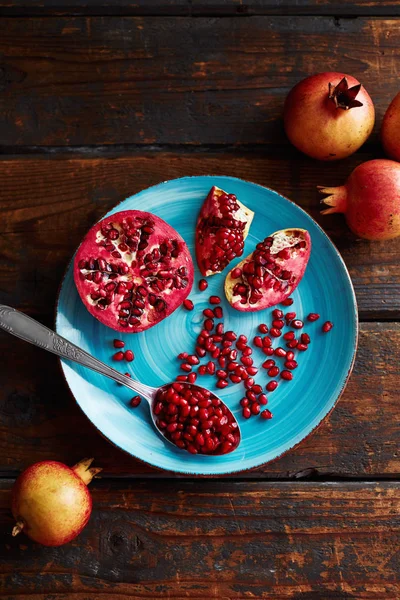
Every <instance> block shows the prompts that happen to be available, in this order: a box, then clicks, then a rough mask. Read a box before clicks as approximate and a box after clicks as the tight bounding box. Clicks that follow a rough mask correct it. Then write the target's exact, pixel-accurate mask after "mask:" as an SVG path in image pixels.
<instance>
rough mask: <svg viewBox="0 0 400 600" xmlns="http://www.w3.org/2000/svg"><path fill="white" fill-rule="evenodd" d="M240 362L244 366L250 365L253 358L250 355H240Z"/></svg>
mask: <svg viewBox="0 0 400 600" xmlns="http://www.w3.org/2000/svg"><path fill="white" fill-rule="evenodd" d="M240 362H241V363H242V365H244V366H245V367H251V366H252V364H253V359H252V358H251V357H250V356H242V357H241V359H240Z"/></svg>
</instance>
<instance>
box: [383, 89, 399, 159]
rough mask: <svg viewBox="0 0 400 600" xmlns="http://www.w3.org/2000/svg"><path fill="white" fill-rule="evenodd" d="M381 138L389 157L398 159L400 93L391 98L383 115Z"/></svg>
mask: <svg viewBox="0 0 400 600" xmlns="http://www.w3.org/2000/svg"><path fill="white" fill-rule="evenodd" d="M381 139H382V144H383V149H384V150H385V153H386V154H387V155H388V156H389V158H393V159H394V160H398V161H400V93H398V94H397V96H395V97H394V98H393V100H392V102H391V103H390V105H389V107H388V109H387V111H386V113H385V116H384V117H383V121H382V128H381Z"/></svg>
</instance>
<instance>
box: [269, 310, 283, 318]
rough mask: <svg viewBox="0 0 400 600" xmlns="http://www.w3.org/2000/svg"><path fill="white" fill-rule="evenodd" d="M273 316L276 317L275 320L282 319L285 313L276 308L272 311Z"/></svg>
mask: <svg viewBox="0 0 400 600" xmlns="http://www.w3.org/2000/svg"><path fill="white" fill-rule="evenodd" d="M272 316H273V317H274V319H282V317H283V311H282V310H279V308H275V309H274V310H273V311H272Z"/></svg>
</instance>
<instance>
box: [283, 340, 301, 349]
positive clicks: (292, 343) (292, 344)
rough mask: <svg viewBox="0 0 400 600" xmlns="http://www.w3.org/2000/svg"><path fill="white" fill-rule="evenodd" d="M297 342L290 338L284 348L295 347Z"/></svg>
mask: <svg viewBox="0 0 400 600" xmlns="http://www.w3.org/2000/svg"><path fill="white" fill-rule="evenodd" d="M298 343H299V342H298V341H297V340H290V342H287V344H286V348H296V347H297V344H298Z"/></svg>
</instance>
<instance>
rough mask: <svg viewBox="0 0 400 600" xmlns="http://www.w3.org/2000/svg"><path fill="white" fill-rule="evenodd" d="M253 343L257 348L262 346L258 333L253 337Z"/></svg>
mask: <svg viewBox="0 0 400 600" xmlns="http://www.w3.org/2000/svg"><path fill="white" fill-rule="evenodd" d="M253 344H254V345H255V346H257V348H262V346H263V341H262V338H261V337H260V336H259V335H256V337H255V338H254V339H253Z"/></svg>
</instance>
